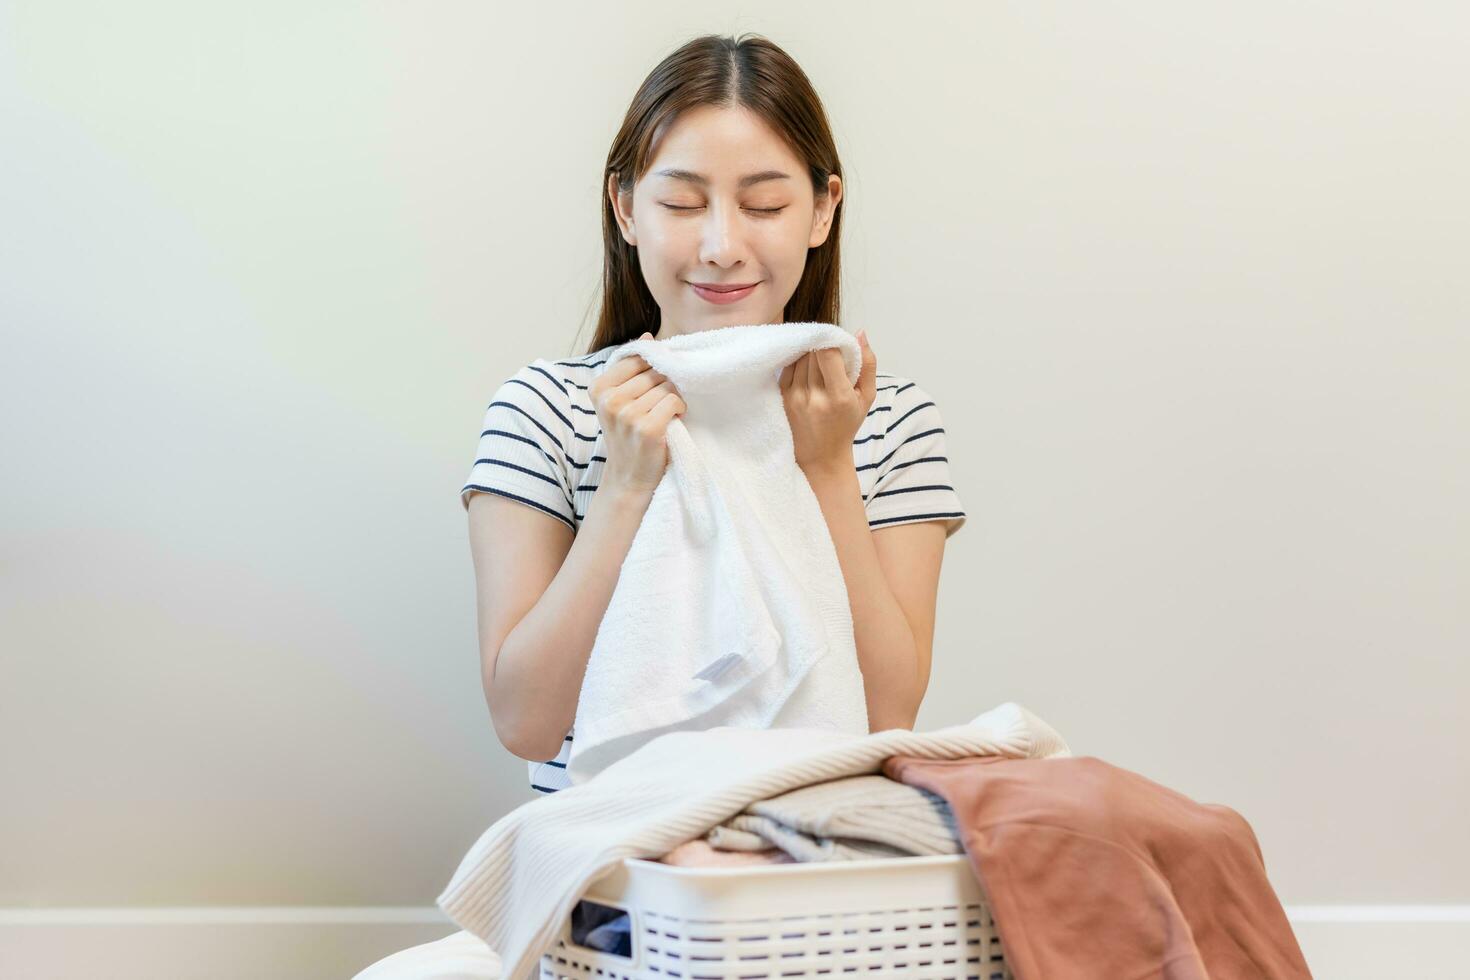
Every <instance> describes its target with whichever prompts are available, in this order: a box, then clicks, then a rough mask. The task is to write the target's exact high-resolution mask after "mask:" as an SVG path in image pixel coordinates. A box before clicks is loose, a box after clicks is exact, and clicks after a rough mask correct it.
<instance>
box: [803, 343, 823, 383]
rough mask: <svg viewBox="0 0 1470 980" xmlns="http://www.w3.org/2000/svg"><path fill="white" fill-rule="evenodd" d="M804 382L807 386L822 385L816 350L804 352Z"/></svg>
mask: <svg viewBox="0 0 1470 980" xmlns="http://www.w3.org/2000/svg"><path fill="white" fill-rule="evenodd" d="M806 383H807V387H808V388H820V387H821V386H822V368H821V365H819V364H818V363H817V352H816V351H807V352H806Z"/></svg>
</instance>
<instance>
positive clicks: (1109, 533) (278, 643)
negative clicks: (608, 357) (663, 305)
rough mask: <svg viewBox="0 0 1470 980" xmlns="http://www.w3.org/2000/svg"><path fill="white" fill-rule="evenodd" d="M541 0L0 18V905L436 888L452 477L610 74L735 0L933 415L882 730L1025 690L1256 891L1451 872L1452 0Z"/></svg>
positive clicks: (1459, 33)
mask: <svg viewBox="0 0 1470 980" xmlns="http://www.w3.org/2000/svg"><path fill="white" fill-rule="evenodd" d="M205 7H210V8H212V9H204V8H205ZM573 9H574V10H575V11H576V12H575V13H574V14H570V15H563V14H561V13H556V12H552V11H550V9H549V8H548V9H547V10H546V11H539V12H533V11H530V10H529V9H528V8H527V7H526V5H519V4H515V5H512V4H504V5H488V4H470V3H438V4H430V5H412V4H402V5H357V4H346V3H316V4H286V3H275V4H268V5H266V6H264V7H262V6H261V5H259V4H253V3H252V4H243V3H242V4H236V5H234V6H233V7H229V8H226V7H223V6H222V5H199V4H190V3H182V2H180V3H175V4H163V3H144V4H123V5H115V4H103V3H90V4H77V3H51V2H47V3H41V2H32V3H19V4H16V3H9V4H4V5H3V6H0V134H3V136H0V139H3V142H4V151H3V152H0V324H3V328H4V333H5V344H4V350H5V356H4V357H3V358H0V405H3V412H0V426H3V427H4V429H5V434H6V438H5V452H4V455H3V457H0V458H3V466H4V473H3V480H4V485H5V501H6V506H5V507H4V509H3V512H0V522H3V556H0V575H3V583H4V588H3V598H0V601H3V604H4V606H3V617H0V620H3V622H0V648H3V653H0V794H3V804H0V906H11V907H15V906H42V907H50V906H132V905H169V906H188V905H196V904H208V905H213V904H218V905H251V904H257V903H258V904H264V905H272V906H304V905H316V904H321V905H331V906H358V905H389V906H426V905H431V904H432V902H433V899H434V897H435V896H436V895H437V893H438V891H439V889H440V888H441V887H442V886H443V885H444V883H446V882H447V880H448V878H449V876H450V874H451V873H452V871H453V869H454V867H455V865H456V864H457V863H458V860H459V858H460V857H461V855H462V854H463V853H464V852H465V850H466V849H467V848H468V847H469V845H470V844H471V842H472V841H473V840H474V838H475V837H476V836H477V835H478V834H479V833H480V832H481V831H482V830H483V829H484V828H485V827H486V826H488V825H489V824H490V823H491V822H492V821H493V820H494V819H495V818H496V817H498V816H499V815H500V814H501V813H503V812H505V811H506V810H507V809H509V808H511V807H513V806H515V805H517V804H519V803H522V802H524V801H526V800H528V799H530V798H531V796H532V794H531V791H530V790H529V789H528V788H527V786H526V780H525V769H524V766H523V764H522V763H520V762H519V761H518V760H516V759H515V758H513V757H512V756H510V755H509V754H508V753H506V752H505V751H504V750H503V749H502V748H501V747H500V746H499V744H498V743H497V742H496V740H495V738H494V735H493V732H492V730H491V727H490V723H489V720H488V717H487V715H486V712H485V708H484V704H483V702H482V699H481V693H480V687H479V681H478V675H477V667H476V657H477V654H476V648H475V639H474V636H475V634H474V607H473V581H472V575H471V568H470V562H469V553H468V548H467V545H466V533H465V517H464V513H463V511H462V510H461V508H460V505H459V501H458V499H457V492H458V490H459V487H460V485H461V483H462V481H463V479H464V477H465V475H466V474H467V472H468V469H469V465H470V462H471V460H472V458H473V452H474V449H475V443H476V438H477V435H478V426H479V422H480V417H481V413H482V411H483V409H484V405H485V402H486V401H487V399H488V397H489V395H490V393H491V391H493V389H494V387H495V386H496V385H497V384H498V383H499V382H500V381H501V380H502V379H503V378H504V377H506V376H507V375H508V374H509V373H510V372H512V371H513V370H514V369H515V368H516V367H517V366H519V365H520V364H522V363H524V362H526V361H528V360H529V359H531V358H532V357H535V356H548V357H561V356H565V355H567V354H569V353H572V352H574V351H580V350H581V349H582V345H584V344H585V342H586V340H587V339H588V338H589V337H590V333H591V331H590V327H585V328H583V329H581V332H580V336H578V331H579V327H583V321H584V315H585V314H587V313H588V311H589V309H590V308H591V307H592V304H593V303H594V302H595V299H596V288H595V287H596V275H597V271H598V261H599V251H598V249H599V228H598V224H597V215H598V211H597V208H598V197H599V194H600V193H601V181H600V174H599V169H600V166H601V163H602V160H603V157H604V154H605V152H606V149H607V145H608V142H609V140H610V138H611V136H612V134H613V132H614V130H615V127H616V125H617V123H618V121H619V119H620V118H621V114H622V111H623V109H624V107H625V105H626V102H627V100H628V98H629V97H630V96H631V94H632V92H633V90H634V88H635V86H636V85H637V83H638V82H639V80H640V79H641V78H642V77H643V74H644V73H645V72H646V71H647V70H648V69H649V68H650V67H651V66H652V65H653V64H654V63H655V62H656V61H657V60H658V59H659V58H660V57H662V56H663V55H664V54H665V53H666V52H667V51H669V50H671V49H672V48H673V47H675V46H676V45H677V44H679V43H680V42H682V41H683V40H685V39H687V38H688V37H690V36H693V35H694V34H697V33H701V32H704V31H721V32H738V31H742V30H756V31H760V32H762V33H765V34H767V35H768V36H770V37H771V38H773V39H774V40H776V41H777V42H778V43H781V44H783V45H785V46H786V47H787V48H788V49H789V50H790V51H791V52H792V53H793V54H794V55H795V56H796V57H797V58H798V59H799V60H800V61H801V62H802V63H803V64H804V66H805V67H806V69H807V70H808V72H809V73H810V74H811V76H812V77H813V80H814V82H815V83H816V85H817V87H818V89H819V91H820V92H821V93H822V94H823V95H824V97H825V99H826V101H827V106H828V109H829V111H830V114H831V116H832V118H833V121H834V124H835V126H836V130H837V136H838V140H839V144H840V149H841V151H842V153H843V155H844V161H845V164H846V168H847V188H848V190H847V199H846V201H845V205H844V206H845V207H846V208H847V209H848V212H847V221H848V222H849V224H848V228H847V237H846V241H845V249H846V279H845V290H846V292H845V296H846V302H847V305H846V309H847V316H846V318H845V319H846V323H847V324H848V325H849V326H850V327H851V328H852V329H854V330H856V329H857V328H858V327H866V328H867V330H868V332H869V336H870V337H871V339H872V343H873V347H874V349H875V351H876V352H877V354H878V358H879V365H880V369H882V368H885V367H886V368H888V369H890V370H892V371H895V372H898V373H903V374H907V375H909V376H911V377H914V378H916V379H918V380H920V381H921V383H922V384H924V385H925V387H927V388H928V389H929V390H930V391H931V392H932V393H933V394H934V396H935V397H936V399H937V400H938V402H939V404H940V407H941V409H942V410H943V412H944V416H945V419H946V423H947V426H948V429H949V433H950V448H951V454H952V465H953V472H954V476H955V478H956V480H957V481H958V487H959V490H960V493H961V495H962V498H963V499H964V501H965V503H966V505H967V506H968V509H969V513H970V523H969V524H968V526H967V527H966V528H965V529H964V530H963V531H962V532H961V533H960V534H959V535H957V536H956V537H955V538H953V539H951V541H950V547H949V551H948V553H947V555H946V558H945V563H944V579H943V588H942V593H941V600H940V603H941V604H940V614H939V624H938V635H937V639H936V644H935V653H934V660H935V666H934V674H933V680H932V683H931V687H930V694H929V699H928V701H927V702H926V704H925V706H924V710H923V713H922V715H921V717H920V727H938V726H942V725H946V724H952V723H955V722H958V721H962V720H965V719H967V718H969V717H971V716H973V715H975V714H978V713H979V712H981V711H983V710H985V709H986V708H989V707H991V706H992V705H994V704H995V703H997V702H999V701H1003V700H1016V701H1019V702H1021V703H1023V704H1025V705H1026V706H1028V707H1029V708H1031V709H1032V710H1034V711H1036V712H1037V713H1038V714H1040V715H1041V716H1042V717H1044V718H1045V719H1047V720H1048V721H1049V722H1051V723H1052V724H1053V725H1055V726H1056V727H1057V728H1058V729H1059V730H1060V731H1061V732H1062V733H1063V734H1064V735H1065V736H1066V737H1067V738H1068V739H1069V741H1070V742H1071V744H1072V746H1073V750H1074V752H1076V753H1077V754H1087V755H1096V756H1099V757H1101V758H1104V759H1107V760H1109V761H1111V762H1113V763H1115V764H1117V765H1121V766H1124V767H1127V768H1130V769H1133V770H1135V771H1137V772H1140V773H1143V774H1144V775H1147V776H1148V777H1150V778H1152V779H1154V780H1156V781H1158V782H1161V783H1163V784H1165V785H1167V786H1170V787H1173V788H1176V789H1178V790H1180V791H1182V792H1184V793H1187V794H1189V795H1190V796H1192V797H1194V798H1196V799H1198V800H1201V801H1207V802H1220V803H1226V804H1229V805H1230V806H1233V807H1235V808H1236V809H1238V810H1240V811H1241V812H1242V813H1243V814H1244V815H1245V816H1246V817H1247V819H1249V820H1250V822H1251V823H1252V825H1253V826H1254V828H1255V829H1256V832H1257V834H1258V836H1259V837H1260V840H1261V843H1262V846H1263V847H1264V849H1265V854H1266V859H1267V867H1268V871H1269V873H1270V876H1271V879H1272V881H1273V882H1274V883H1275V885H1276V887H1277V889H1278V891H1279V893H1280V894H1281V896H1282V899H1283V901H1284V902H1286V903H1288V905H1301V904H1337V903H1465V902H1470V842H1467V838H1466V835H1465V833H1464V818H1465V814H1466V813H1470V783H1467V776H1466V768H1465V747H1466V745H1467V744H1470V721H1467V718H1466V711H1465V703H1466V694H1467V668H1466V654H1467V652H1470V623H1467V615H1466V597H1467V589H1470V567H1467V561H1470V559H1467V556H1470V523H1467V521H1466V516H1465V513H1466V511H1465V501H1466V500H1467V499H1470V455H1467V445H1470V442H1467V435H1470V433H1467V424H1466V423H1467V420H1470V394H1467V390H1470V389H1467V385H1466V379H1467V368H1470V331H1467V323H1470V300H1467V290H1466V274H1465V272H1466V268H1467V258H1470V220H1467V212H1470V208H1467V204H1470V201H1467V186H1470V185H1467V182H1466V181H1465V174H1466V173H1467V172H1470V151H1467V147H1470V143H1467V142H1466V141H1465V140H1464V139H1463V136H1464V128H1465V122H1466V117H1465V116H1464V114H1463V111H1464V99H1463V93H1464V75H1463V61H1462V58H1461V56H1462V55H1463V51H1461V50H1457V48H1458V47H1461V46H1462V45H1460V44H1459V39H1462V38H1463V37H1464V36H1465V31H1466V30H1467V28H1470V17H1467V15H1466V14H1465V12H1464V8H1463V7H1461V6H1459V5H1454V4H1449V3H1442V4H1438V5H1434V4H1419V5H1415V4H1410V5H1409V6H1407V7H1395V8H1393V9H1392V10H1390V9H1388V8H1386V7H1383V6H1382V5H1377V4H1368V3H1348V4H1341V3H1336V4H1328V3H1312V4H1278V3H1265V2H1261V3H1246V4H1220V5H1214V6H1213V7H1211V8H1208V9H1206V8H1202V7H1200V6H1199V5H1179V4H1171V3H1163V2H1147V3H1144V2H1140V3H1133V4H1127V5H1108V6H1107V7H1103V6H1097V5H1083V4H1077V5H1056V4H1039V5H1038V4H1024V3H1016V4H999V3H991V4H984V5H979V4H969V3H964V4H961V3H954V4H937V5H916V6H908V7H899V6H895V5H872V6H868V5H858V4H850V3H843V4H833V5H826V4H802V5H795V6H791V5H785V4H774V3H771V4H745V5H741V6H739V7H737V8H733V9H734V10H735V11H736V12H735V13H732V12H730V11H731V9H732V8H728V7H727V6H725V5H716V4H690V3H647V4H640V5H637V6H634V5H631V4H630V5H625V6H612V7H609V6H608V5H593V4H585V5H576V6H575V7H574V8H573ZM900 11H904V13H900ZM1456 91H1458V92H1460V93H1461V96H1462V97H1460V98H1456V97H1454V96H1453V93H1454V92H1456ZM574 340H575V341H577V343H574Z"/></svg>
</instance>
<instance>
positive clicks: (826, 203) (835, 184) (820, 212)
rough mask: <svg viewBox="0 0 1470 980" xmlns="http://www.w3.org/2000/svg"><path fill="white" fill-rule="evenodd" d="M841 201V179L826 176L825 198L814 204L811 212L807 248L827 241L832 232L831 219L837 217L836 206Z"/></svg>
mask: <svg viewBox="0 0 1470 980" xmlns="http://www.w3.org/2000/svg"><path fill="white" fill-rule="evenodd" d="M841 201H842V178H841V177H839V176H837V175H836V174H829V175H828V176H827V196H826V197H824V198H820V199H818V200H817V202H816V207H815V208H814V209H813V211H812V234H811V237H810V238H809V239H808V240H807V247H808V248H816V247H817V246H818V245H821V244H822V243H823V242H825V241H826V240H827V236H828V235H829V234H831V232H832V219H833V218H835V217H836V216H837V205H838V204H839V203H841Z"/></svg>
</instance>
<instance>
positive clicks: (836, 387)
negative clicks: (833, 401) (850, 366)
mask: <svg viewBox="0 0 1470 980" xmlns="http://www.w3.org/2000/svg"><path fill="white" fill-rule="evenodd" d="M817 369H818V370H819V371H821V372H822V384H824V385H825V386H826V387H827V390H829V391H831V392H833V393H834V394H836V393H840V392H842V391H844V390H851V389H852V383H851V382H850V381H848V380H847V365H846V364H845V363H844V362H843V360H842V351H840V350H838V349H837V348H836V347H826V348H823V349H822V350H819V351H817Z"/></svg>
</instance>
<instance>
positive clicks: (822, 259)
mask: <svg viewBox="0 0 1470 980" xmlns="http://www.w3.org/2000/svg"><path fill="white" fill-rule="evenodd" d="M703 105H712V106H717V107H720V108H730V107H734V106H739V107H742V108H745V109H749V110H750V111H752V112H754V113H756V114H757V115H759V116H760V117H761V118H763V119H764V120H765V121H766V123H767V124H768V125H770V127H771V128H772V129H774V130H775V131H776V133H777V134H778V135H780V136H782V137H783V138H784V139H785V140H786V142H787V143H788V145H790V147H791V148H792V150H793V152H795V154H796V155H797V156H798V157H800V158H801V159H803V160H804V161H806V164H807V168H808V170H809V171H810V173H811V179H812V190H813V191H814V192H815V193H816V196H817V199H818V200H822V199H823V198H825V197H826V196H827V193H828V192H827V177H828V175H830V174H837V175H838V176H839V177H841V176H842V164H841V162H840V161H839V160H838V159H837V146H836V144H835V142H834V141H833V139H832V130H831V127H830V126H829V125H828V123H827V114H826V111H825V110H824V109H823V108H822V101H821V99H819V98H818V97H817V93H816V90H815V89H814V88H813V87H812V84H811V80H810V79H808V78H807V76H806V73H805V72H804V71H802V70H801V66H799V65H798V64H797V63H796V62H795V61H794V60H793V59H792V58H791V56H790V55H788V54H787V53H786V52H785V51H783V50H781V48H779V47H778V46H776V45H775V44H774V43H772V42H771V41H769V40H767V39H766V38H764V37H761V36H760V35H758V34H743V35H741V36H740V37H738V38H737V37H723V36H720V35H716V34H707V35H704V36H702V37H697V38H694V39H693V40H692V41H689V42H687V43H686V44H684V45H683V46H681V47H680V48H679V49H678V50H677V51H674V52H673V53H672V54H670V55H669V56H668V57H667V58H665V59H664V60H663V61H661V62H659V64H658V65H657V67H655V68H654V69H653V71H651V72H649V74H648V77H647V78H645V79H644V80H643V84H642V85H640V86H639V87H638V91H637V93H636V94H635V95H634V96H633V101H632V103H631V104H630V105H629V106H628V112H627V114H626V115H625V116H624V117H623V125H622V128H621V129H619V130H618V135H617V136H616V137H615V138H614V139H613V142H612V147H611V148H610V149H609V150H608V152H607V165H606V166H605V167H604V168H603V172H602V194H601V198H602V242H603V246H602V248H603V253H602V309H601V311H600V312H599V314H598V317H597V332H596V333H595V334H594V335H593V337H592V342H591V344H590V346H589V347H588V348H587V350H586V353H589V354H590V353H592V352H593V351H596V350H601V349H602V348H604V347H607V346H609V345H611V344H621V343H625V342H627V341H630V340H633V339H635V338H637V337H638V336H639V335H641V334H642V333H643V331H645V330H649V331H652V332H653V333H657V332H658V328H659V309H658V304H657V303H655V302H654V299H653V294H652V293H651V292H649V290H648V284H647V283H645V282H644V281H643V274H642V272H641V271H640V270H639V267H638V256H637V249H636V248H635V247H634V246H632V245H629V244H628V242H627V241H626V240H625V239H624V238H623V235H622V232H621V231H620V230H619V228H618V222H617V218H616V216H615V215H614V213H613V206H612V201H611V200H609V199H608V195H607V183H608V178H609V176H610V175H612V174H613V173H616V174H617V175H618V186H619V188H621V189H622V190H624V191H631V190H632V189H633V185H634V184H636V183H637V182H638V179H639V178H640V177H641V176H642V175H643V172H644V171H645V170H646V169H647V168H648V165H649V163H650V161H649V150H650V147H651V146H652V145H653V142H654V140H655V138H656V137H657V136H658V135H660V134H661V133H662V132H663V131H664V129H665V128H666V127H667V125H668V124H670V123H672V122H673V121H674V119H675V118H676V117H677V116H678V115H679V113H681V112H683V111H684V110H686V109H690V108H693V107H695V106H703ZM841 205H842V202H841V201H839V202H838V207H837V210H836V212H835V213H834V214H833V216H832V228H831V231H830V232H829V233H828V235H827V240H826V241H825V242H823V243H822V244H821V245H819V246H817V247H816V248H813V249H809V250H808V252H807V260H806V268H805V270H804V271H803V272H802V275H801V281H800V282H799V283H798V284H797V286H796V291H795V292H794V293H793V294H792V295H791V299H790V300H789V301H788V302H787V303H786V306H785V313H784V317H785V319H786V321H787V322H791V323H795V322H801V321H815V322H820V323H837V318H838V308H839V306H840V297H839V295H838V293H839V286H838V279H839V275H838V273H839V271H840V261H839V260H840V256H841V244H842V234H841V232H842V206H841Z"/></svg>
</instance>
